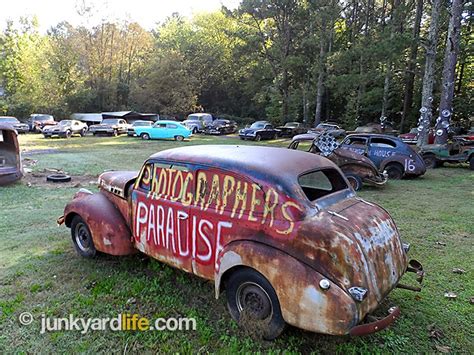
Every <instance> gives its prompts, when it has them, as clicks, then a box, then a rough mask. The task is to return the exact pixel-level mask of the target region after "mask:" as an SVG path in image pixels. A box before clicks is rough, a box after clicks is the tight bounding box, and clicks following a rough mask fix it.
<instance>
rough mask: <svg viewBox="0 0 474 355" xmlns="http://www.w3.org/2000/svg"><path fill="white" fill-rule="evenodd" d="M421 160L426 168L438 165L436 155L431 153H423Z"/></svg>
mask: <svg viewBox="0 0 474 355" xmlns="http://www.w3.org/2000/svg"><path fill="white" fill-rule="evenodd" d="M423 161H424V162H425V166H426V168H427V169H434V168H437V167H438V162H437V161H436V157H435V156H434V155H432V154H429V155H425V156H424V157H423Z"/></svg>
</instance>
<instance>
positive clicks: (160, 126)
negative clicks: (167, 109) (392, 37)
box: [155, 123, 166, 128]
mask: <svg viewBox="0 0 474 355" xmlns="http://www.w3.org/2000/svg"><path fill="white" fill-rule="evenodd" d="M155 127H156V128H166V123H158V124H157V125H156V126H155Z"/></svg>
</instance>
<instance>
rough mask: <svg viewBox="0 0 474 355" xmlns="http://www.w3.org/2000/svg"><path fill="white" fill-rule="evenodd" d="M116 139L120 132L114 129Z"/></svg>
mask: <svg viewBox="0 0 474 355" xmlns="http://www.w3.org/2000/svg"><path fill="white" fill-rule="evenodd" d="M113 135H114V137H117V136H118V135H119V132H118V130H116V129H114V133H113Z"/></svg>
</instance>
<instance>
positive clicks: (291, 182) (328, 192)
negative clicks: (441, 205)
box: [58, 145, 422, 339]
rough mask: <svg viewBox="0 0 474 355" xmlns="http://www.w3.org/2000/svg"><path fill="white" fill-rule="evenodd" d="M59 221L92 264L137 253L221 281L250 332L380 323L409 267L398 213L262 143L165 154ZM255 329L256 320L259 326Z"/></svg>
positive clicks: (355, 329) (352, 329)
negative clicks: (379, 314)
mask: <svg viewBox="0 0 474 355" xmlns="http://www.w3.org/2000/svg"><path fill="white" fill-rule="evenodd" d="M99 186H100V190H99V192H98V193H91V192H89V191H86V190H80V191H79V192H78V193H76V195H75V196H74V198H73V200H72V201H71V202H69V203H68V204H67V205H66V207H65V210H64V215H63V216H62V217H60V218H59V219H58V223H59V224H63V223H64V224H65V225H66V226H67V227H69V228H70V229H71V236H72V241H73V243H74V246H75V248H76V250H77V251H78V253H79V254H80V255H82V256H86V257H93V256H95V255H96V253H97V252H98V251H100V252H103V253H107V254H112V255H127V254H132V253H136V252H141V253H144V254H147V255H149V256H151V257H153V258H155V259H158V260H160V261H162V262H164V263H166V264H169V265H172V266H174V267H176V268H179V269H181V270H185V271H187V272H189V273H192V274H195V275H197V276H199V277H202V278H205V279H208V280H212V281H213V283H214V285H215V296H216V298H218V297H219V296H220V295H221V293H222V292H223V291H225V293H226V297H227V305H228V309H229V311H230V314H231V316H232V317H233V318H234V319H235V320H236V321H239V320H240V319H241V318H242V317H244V318H245V319H246V320H247V321H246V322H240V325H241V326H244V327H250V329H255V328H254V327H255V324H256V323H257V324H259V326H258V329H261V330H262V334H261V336H262V337H264V338H266V339H273V338H275V337H277V336H278V335H279V334H280V333H281V332H282V331H283V329H284V327H285V324H287V323H288V324H291V325H293V326H296V327H299V328H302V329H306V330H309V331H313V332H318V333H325V334H333V335H343V334H352V335H362V334H368V333H373V332H376V331H379V330H382V329H384V328H385V327H387V326H388V325H389V324H391V323H393V322H394V321H395V319H396V318H397V317H398V316H399V314H400V309H399V308H398V307H391V308H390V309H389V314H388V315H387V316H386V317H384V318H382V319H379V320H376V321H374V322H372V323H365V320H366V318H367V315H368V314H370V313H371V312H372V311H374V310H375V309H376V308H378V307H379V306H380V304H381V302H382V301H383V300H384V299H385V298H386V297H387V295H388V294H389V293H390V291H392V290H393V289H394V288H395V287H397V286H398V287H402V288H407V287H408V288H412V287H409V286H404V285H402V284H399V281H400V278H401V277H402V276H403V275H404V273H405V272H406V271H413V272H416V273H417V274H418V275H419V278H421V277H422V267H421V265H420V264H419V263H418V262H416V261H413V260H412V261H409V259H408V256H407V252H408V249H409V245H408V244H406V243H404V242H403V241H402V239H401V237H400V235H399V233H398V230H397V227H396V225H395V222H394V221H393V220H392V218H391V217H390V215H389V214H388V212H387V211H386V210H385V209H383V208H382V207H380V206H378V205H376V204H375V203H371V202H366V201H364V200H363V199H361V198H358V197H357V196H356V194H355V193H354V190H353V189H352V188H351V187H350V186H349V184H348V181H347V180H346V179H345V178H344V176H343V174H342V173H341V171H340V170H339V168H338V167H337V166H336V165H334V164H333V163H332V162H331V161H329V160H328V159H326V158H323V157H320V156H318V155H315V154H310V153H306V152H300V151H295V150H289V149H282V148H270V147H253V146H227V145H222V146H212V145H211V146H193V147H182V148H175V149H170V150H165V151H162V152H159V153H156V154H154V155H152V156H150V157H149V159H148V160H146V161H145V163H144V165H143V167H142V168H141V170H140V171H139V172H134V171H122V172H119V171H117V172H106V173H104V174H102V175H101V176H100V177H99ZM249 320H250V321H249Z"/></svg>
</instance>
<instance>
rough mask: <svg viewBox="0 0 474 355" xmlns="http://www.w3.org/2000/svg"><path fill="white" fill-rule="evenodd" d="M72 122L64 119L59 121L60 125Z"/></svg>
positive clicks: (67, 124)
mask: <svg viewBox="0 0 474 355" xmlns="http://www.w3.org/2000/svg"><path fill="white" fill-rule="evenodd" d="M70 124H71V121H70V120H63V121H61V122H59V125H60V126H69V125H70Z"/></svg>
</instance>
